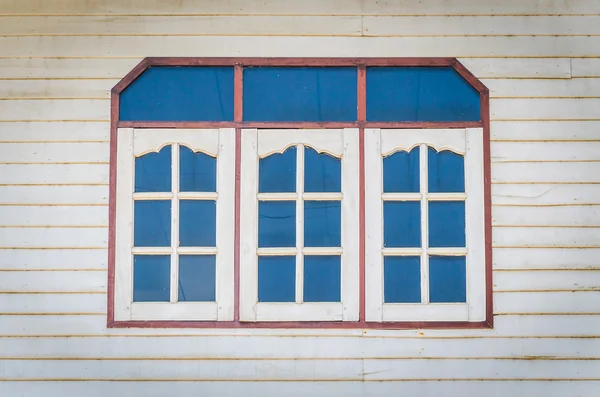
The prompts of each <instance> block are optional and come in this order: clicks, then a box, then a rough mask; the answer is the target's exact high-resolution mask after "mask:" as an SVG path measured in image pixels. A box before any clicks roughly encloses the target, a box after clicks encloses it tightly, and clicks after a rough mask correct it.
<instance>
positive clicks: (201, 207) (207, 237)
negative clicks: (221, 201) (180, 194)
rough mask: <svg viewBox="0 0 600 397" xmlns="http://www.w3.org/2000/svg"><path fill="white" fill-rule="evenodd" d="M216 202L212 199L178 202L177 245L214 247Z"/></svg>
mask: <svg viewBox="0 0 600 397" xmlns="http://www.w3.org/2000/svg"><path fill="white" fill-rule="evenodd" d="M216 225H217V203H216V201H214V200H181V201H180V202H179V245H180V246H181V247H214V246H215V245H216V238H217V237H216V236H217V232H216Z"/></svg>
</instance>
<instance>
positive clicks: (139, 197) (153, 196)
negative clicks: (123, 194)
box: [131, 192, 178, 201]
mask: <svg viewBox="0 0 600 397" xmlns="http://www.w3.org/2000/svg"><path fill="white" fill-rule="evenodd" d="M131 197H133V199H134V200H136V201H144V200H172V199H173V198H174V197H178V194H177V193H175V194H173V193H172V192H139V193H132V194H131Z"/></svg>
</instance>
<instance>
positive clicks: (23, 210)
mask: <svg viewBox="0 0 600 397" xmlns="http://www.w3.org/2000/svg"><path fill="white" fill-rule="evenodd" d="M0 226H26V227H32V226H74V227H82V226H83V227H89V226H95V227H100V228H102V227H108V208H106V207H101V206H91V207H87V206H76V207H69V206H64V207H63V206H61V207H58V206H51V207H50V206H45V207H31V206H27V207H16V206H10V207H2V206H0Z"/></svg>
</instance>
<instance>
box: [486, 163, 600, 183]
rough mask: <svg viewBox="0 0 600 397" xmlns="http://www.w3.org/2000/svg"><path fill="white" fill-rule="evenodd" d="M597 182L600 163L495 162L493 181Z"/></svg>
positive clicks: (599, 174) (599, 177)
mask: <svg viewBox="0 0 600 397" xmlns="http://www.w3.org/2000/svg"><path fill="white" fill-rule="evenodd" d="M515 182H519V183H523V182H525V183H531V182H544V183H548V182H550V183H559V182H560V183H597V182H600V163H495V164H492V183H515Z"/></svg>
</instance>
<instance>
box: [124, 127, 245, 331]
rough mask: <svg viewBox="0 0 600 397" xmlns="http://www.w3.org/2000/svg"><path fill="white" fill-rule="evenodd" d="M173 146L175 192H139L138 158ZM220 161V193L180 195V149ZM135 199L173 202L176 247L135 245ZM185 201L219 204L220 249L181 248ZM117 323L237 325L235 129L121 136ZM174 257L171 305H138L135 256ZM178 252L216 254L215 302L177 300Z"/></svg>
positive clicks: (173, 244) (130, 130)
mask: <svg viewBox="0 0 600 397" xmlns="http://www.w3.org/2000/svg"><path fill="white" fill-rule="evenodd" d="M166 145H172V162H171V185H172V186H171V192H158V193H134V180H135V175H134V173H135V159H136V158H137V157H140V156H142V155H144V154H147V153H150V152H159V151H160V149H162V148H163V147H164V146H166ZM180 145H184V146H186V147H188V148H189V149H191V150H192V151H194V152H203V153H205V154H207V155H210V156H211V157H216V164H217V165H216V173H217V175H216V192H180V191H179V175H180V174H179V171H180V168H179V166H180V161H179V146H180ZM134 200H135V201H140V200H170V201H171V247H134V244H133V235H134V221H135V220H134V211H133V207H134ZM180 200H215V201H216V219H217V220H218V221H217V222H216V231H215V233H216V247H180V246H179V202H180ZM116 201H117V216H116V220H117V221H116V225H115V226H116V261H115V303H114V304H115V320H117V321H128V320H141V321H143V320H195V321H202V320H207V321H208V320H210V321H232V320H233V316H234V313H233V311H234V291H233V284H234V282H233V280H234V272H233V256H234V250H233V248H234V214H235V207H234V202H235V129H232V128H223V129H133V128H120V129H119V130H118V133H117V200H116ZM134 254H136V255H170V302H133V288H134V286H133V255H134ZM179 254H183V255H191V254H195V255H215V256H216V269H215V273H216V280H215V282H216V284H215V298H216V299H215V302H189V301H188V302H184V301H179V299H178V280H179V274H178V269H179V263H178V260H179Z"/></svg>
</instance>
